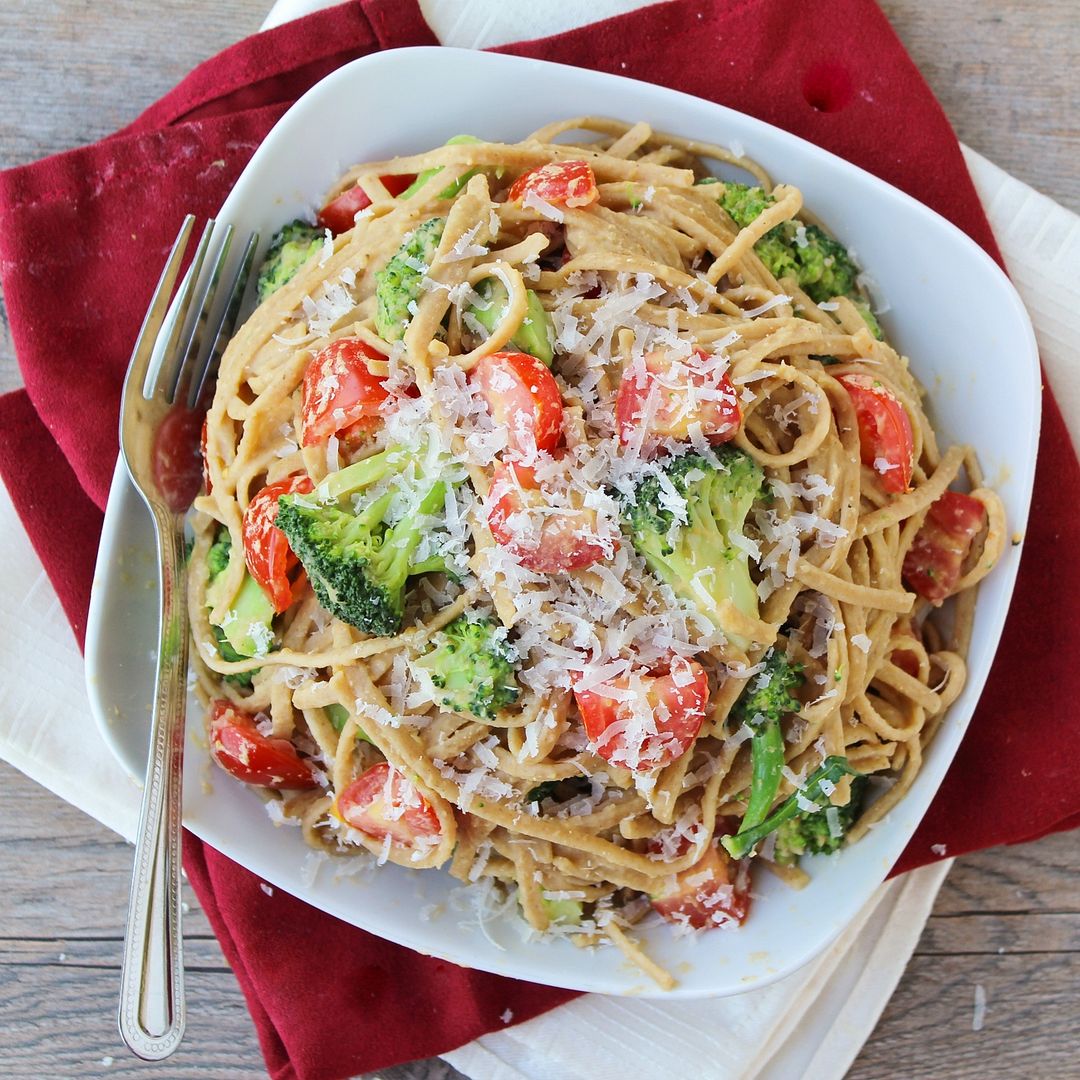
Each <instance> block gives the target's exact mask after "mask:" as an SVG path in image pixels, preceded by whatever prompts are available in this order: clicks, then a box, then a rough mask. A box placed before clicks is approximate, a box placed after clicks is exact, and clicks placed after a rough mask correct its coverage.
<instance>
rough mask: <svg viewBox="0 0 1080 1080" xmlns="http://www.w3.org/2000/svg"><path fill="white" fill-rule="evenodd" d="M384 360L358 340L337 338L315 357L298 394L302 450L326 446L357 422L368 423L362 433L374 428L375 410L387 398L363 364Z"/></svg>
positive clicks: (380, 382) (366, 366) (378, 379)
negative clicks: (328, 440)
mask: <svg viewBox="0 0 1080 1080" xmlns="http://www.w3.org/2000/svg"><path fill="white" fill-rule="evenodd" d="M385 359H386V357H385V356H384V355H383V354H382V353H380V352H379V351H378V350H376V349H373V348H372V347H371V346H370V345H368V344H367V342H365V341H362V340H361V339H360V338H339V339H338V340H337V341H332V342H331V343H330V344H329V345H327V346H326V348H325V349H322V350H320V351H319V352H318V353H316V354H315V356H314V357H313V358H312V360H311V363H310V364H308V366H307V370H306V371H305V372H304V383H303V387H302V389H301V392H300V415H301V424H302V426H303V430H304V440H303V441H304V446H313V445H314V444H315V443H320V442H326V440H327V439H329V438H330V436H331V435H334V434H336V433H337V432H339V431H342V430H344V429H345V428H349V427H351V426H353V425H354V424H356V423H357V422H358V421H361V420H363V421H368V423H367V424H365V425H364V427H365V429H370V427H373V426H377V422H378V420H379V418H380V415H381V414H380V412H379V408H380V406H381V405H382V403H383V402H384V401H386V399H387V398H388V397H389V396H390V394H389V393H388V392H387V390H386V387H385V386H383V381H382V379H380V378H379V377H378V376H377V375H372V374H371V371H370V370H369V369H368V364H367V362H368V360H385ZM372 422H374V423H372Z"/></svg>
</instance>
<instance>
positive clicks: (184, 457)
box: [150, 404, 204, 514]
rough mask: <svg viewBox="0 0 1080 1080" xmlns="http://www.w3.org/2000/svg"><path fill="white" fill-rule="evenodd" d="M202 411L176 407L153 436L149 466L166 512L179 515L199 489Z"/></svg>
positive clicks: (201, 472) (200, 484)
mask: <svg viewBox="0 0 1080 1080" xmlns="http://www.w3.org/2000/svg"><path fill="white" fill-rule="evenodd" d="M203 415H204V414H203V412H202V410H200V409H194V410H192V409H188V408H185V407H184V406H183V405H180V404H176V405H173V407H172V408H171V409H170V410H169V411H168V413H167V414H166V416H165V419H164V420H162V422H161V424H160V425H159V426H158V429H157V431H156V432H155V433H154V446H153V451H152V454H153V456H152V457H151V459H150V460H151V467H152V468H153V472H154V483H155V484H157V486H158V490H159V491H160V492H161V494H162V497H163V498H164V499H165V502H166V504H167V505H168V507H169V509H170V510H172V511H173V512H174V513H177V514H182V513H183V512H184V511H185V510H186V509H187V508H188V507H189V506H190V505H191V501H192V499H194V498H195V496H196V495H198V494H199V488H200V487H202V479H203V469H202V460H203V459H202V454H201V453H200V447H199V441H200V433H201V431H202V423H203Z"/></svg>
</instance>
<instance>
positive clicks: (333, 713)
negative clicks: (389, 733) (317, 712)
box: [325, 701, 375, 746]
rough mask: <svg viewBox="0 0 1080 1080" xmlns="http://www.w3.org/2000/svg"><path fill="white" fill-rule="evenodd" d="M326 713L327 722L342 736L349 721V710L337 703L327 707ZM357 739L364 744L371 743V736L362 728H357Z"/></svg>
mask: <svg viewBox="0 0 1080 1080" xmlns="http://www.w3.org/2000/svg"><path fill="white" fill-rule="evenodd" d="M325 712H326V718H327V720H329V721H330V723H331V724H333V725H334V730H335V731H336V732H337V733H338V734H339V735H340V734H341V732H342V731H344V729H345V725H346V724H347V723H348V721H349V710H348V709H346V708H345V706H344V705H339V704H338V703H337V702H336V701H335V702H334V703H333V704H332V705H327V706H326V709H325ZM356 737H357V738H358V739H361V740H362V741H363V742H367V743H369V742H371V736H370V735H368V733H367V732H366V731H364V729H363V728H361V727H357V729H356ZM372 745H373V746H374V745H375V744H374V743H372Z"/></svg>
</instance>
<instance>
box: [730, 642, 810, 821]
mask: <svg viewBox="0 0 1080 1080" xmlns="http://www.w3.org/2000/svg"><path fill="white" fill-rule="evenodd" d="M764 663H765V667H764V668H763V669H762V670H761V671H759V672H758V673H757V675H754V676H753V677H752V678H751V679H750V681H749V683H748V685H747V687H746V689H745V690H744V691H743V692H742V695H741V696H740V697H739V699H738V701H736V702H735V704H734V706H732V709H731V717H732V719H733V720H734V721H735V723H737V724H746V726H747V727H748V728H750V731H751V732H752V735H751V739H750V763H751V781H750V798H749V800H748V801H747V806H746V813H745V814H744V815H743V820H742V825H741V826H740V828H739V831H740V832H744V831H745V830H747V829H750V828H753V827H754V826H756V825H760V824H761V822H762V821H764V820H765V817H766V816H767V814H768V813H769V809H770V808H771V807H772V804H773V803H774V802H775V801H776V794H777V792H778V791H779V790H780V780H781V776H782V774H783V769H784V733H783V730H782V729H781V727H780V721H781V720H783V718H784V717H785V716H788V715H790V714H791V713H793V712H797V711H798V710H799V708H800V705H799V699H798V698H797V697H795V695H794V694H793V693H792V690H794V689H795V688H796V687H798V686H800V685H802V682H803V676H802V666H801V665H799V664H792V663H791V662H790V661H789V660H788V658H787V656H785V655H784V653H782V652H778V651H777V650H776V649H770V650H769V651H768V652H767V653H766V654H765V659H764Z"/></svg>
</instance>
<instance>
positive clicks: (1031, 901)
mask: <svg viewBox="0 0 1080 1080" xmlns="http://www.w3.org/2000/svg"><path fill="white" fill-rule="evenodd" d="M1078 862H1080V843H1078V842H1077V837H1076V833H1059V834H1057V835H1055V836H1048V837H1045V838H1044V839H1042V840H1040V841H1039V842H1038V843H1036V844H1023V845H1021V846H1019V847H999V848H992V849H991V850H989V851H980V852H979V853H978V854H977V855H975V856H965V857H964V858H963V859H961V860H959V862H957V864H956V866H955V867H954V868H953V870H952V873H950V874H949V876H948V878H947V879H946V881H945V885H944V887H943V888H942V890H941V894H940V896H939V897H938V903H937V906H936V907H935V909H934V913H935V914H941V915H963V914H968V913H971V912H988V911H998V912H1013V913H1015V912H1036V911H1037V912H1071V913H1073V914H1075V913H1077V912H1080V886H1078V885H1077V865H1078Z"/></svg>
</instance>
